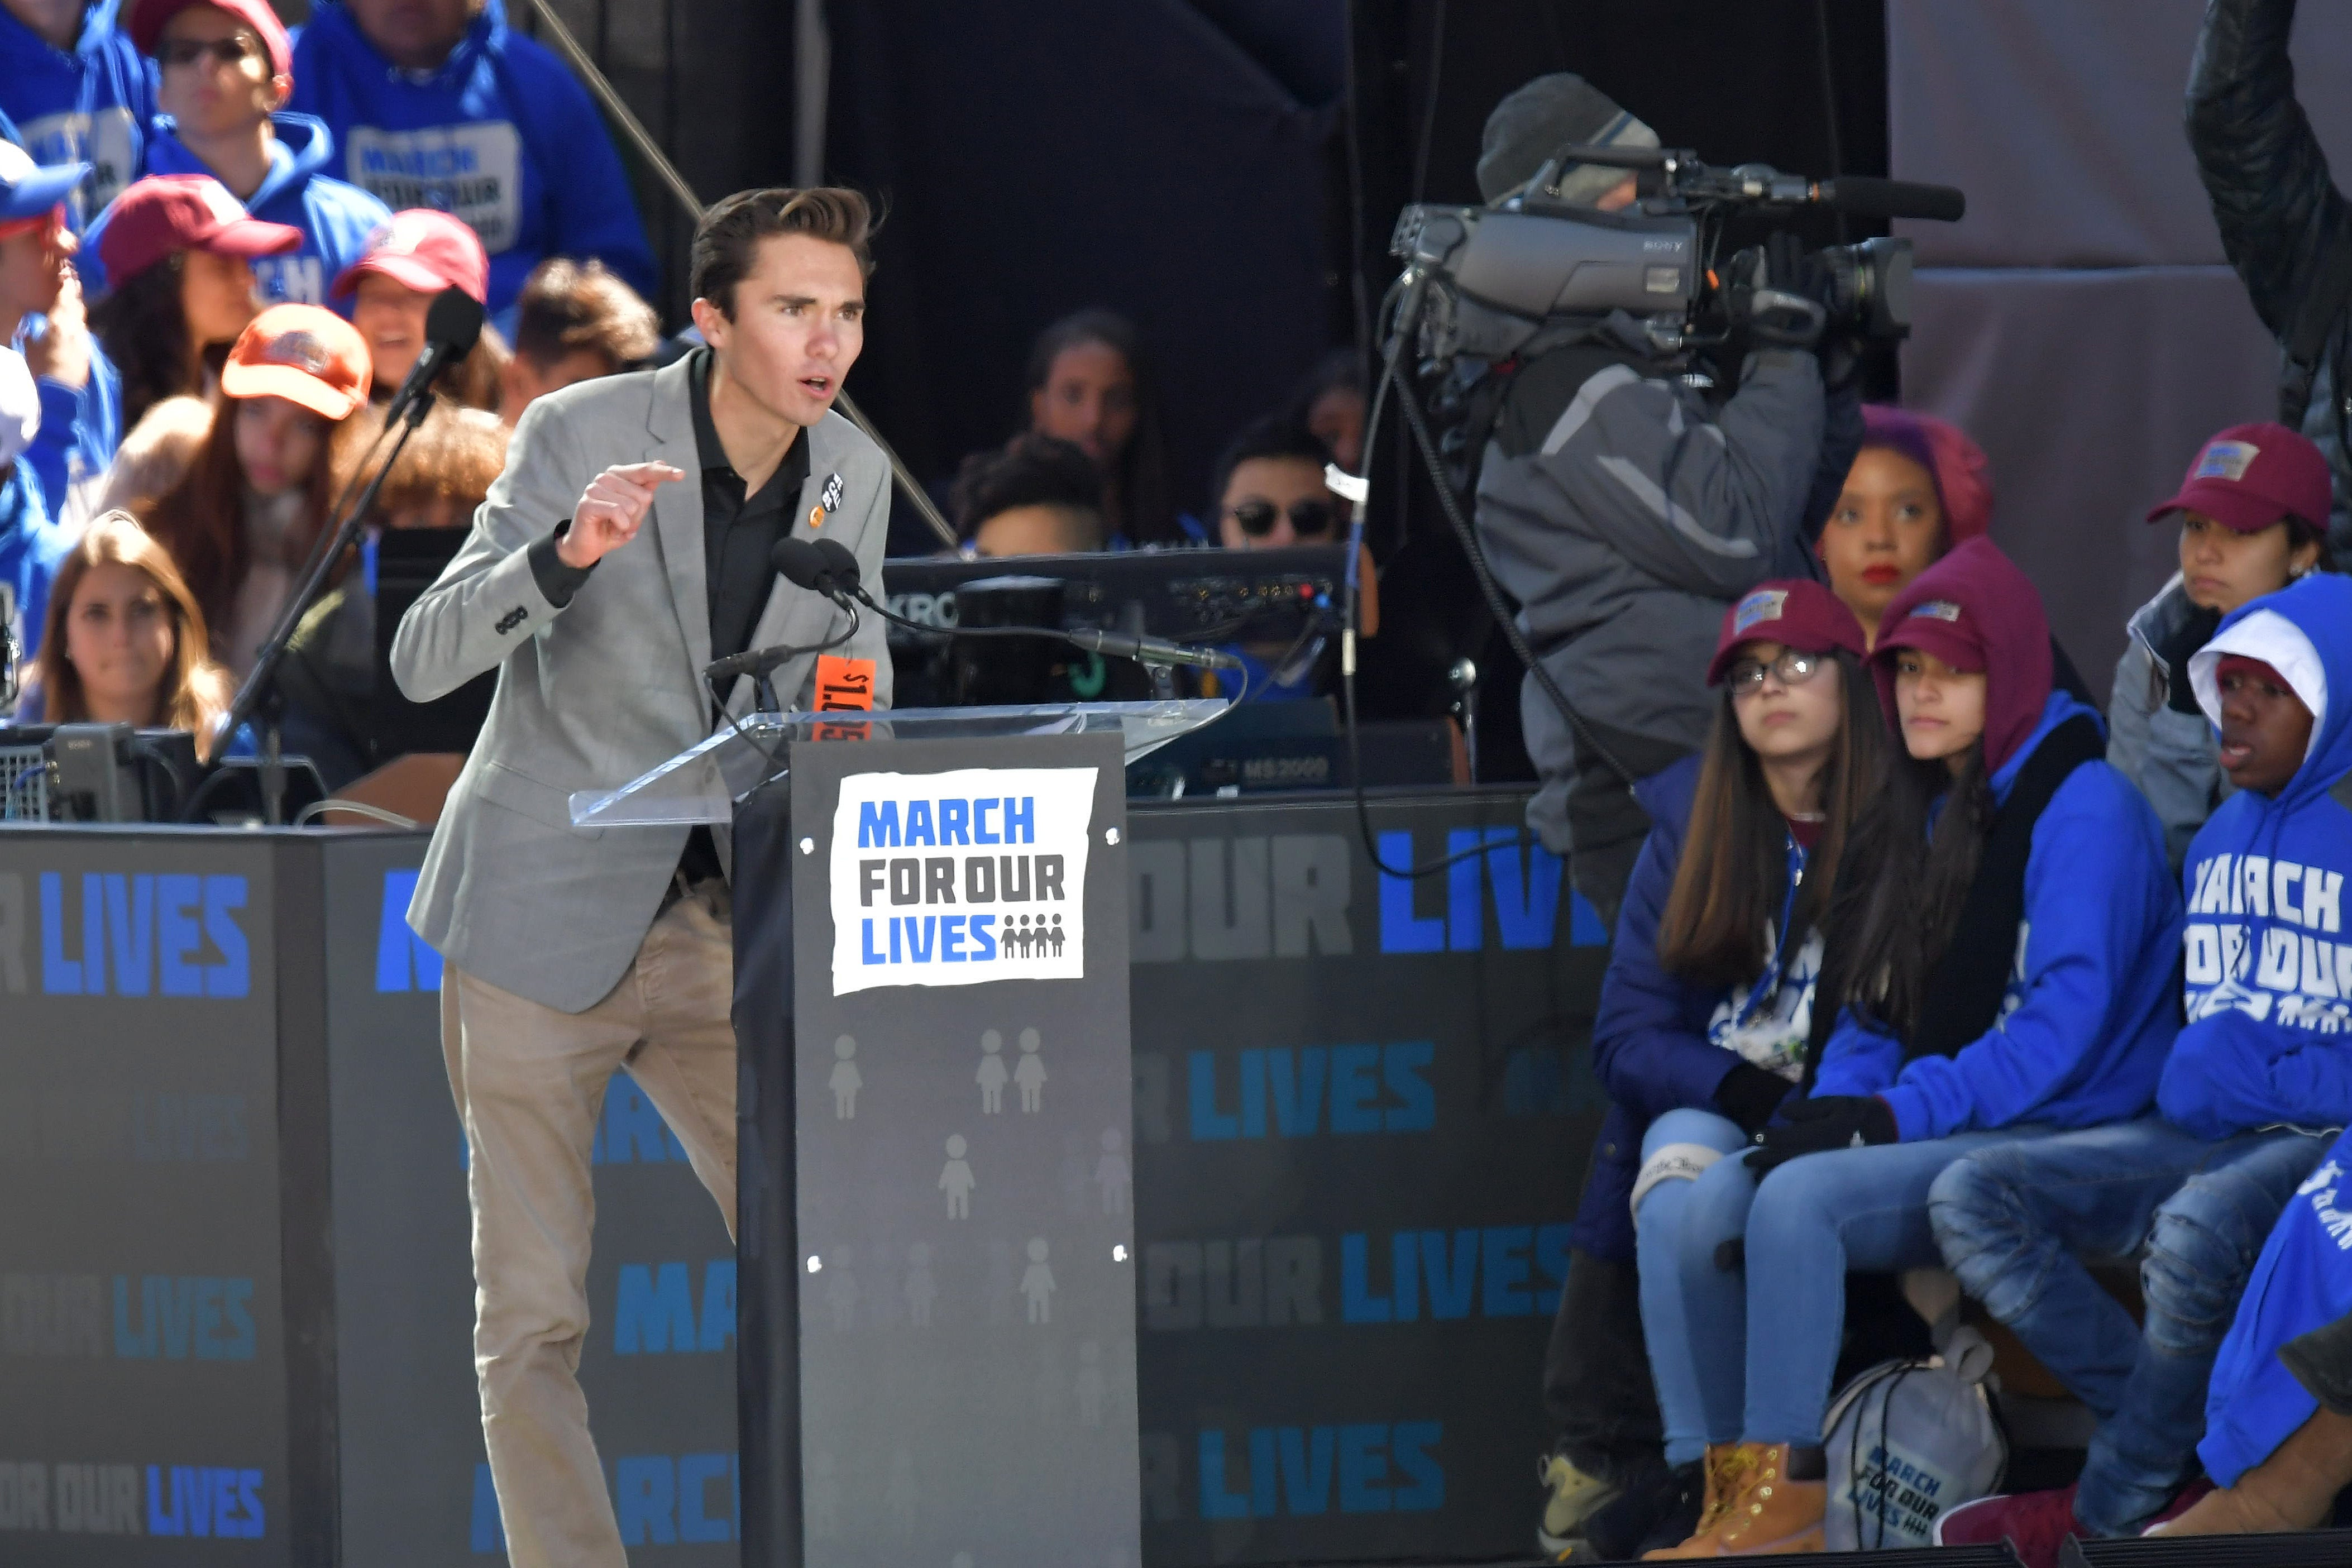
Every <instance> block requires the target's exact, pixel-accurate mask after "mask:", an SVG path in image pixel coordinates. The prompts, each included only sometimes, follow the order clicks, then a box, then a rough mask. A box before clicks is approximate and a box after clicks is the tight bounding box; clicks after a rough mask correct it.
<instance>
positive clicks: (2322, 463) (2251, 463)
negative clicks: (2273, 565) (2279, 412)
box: [2147, 425, 2329, 536]
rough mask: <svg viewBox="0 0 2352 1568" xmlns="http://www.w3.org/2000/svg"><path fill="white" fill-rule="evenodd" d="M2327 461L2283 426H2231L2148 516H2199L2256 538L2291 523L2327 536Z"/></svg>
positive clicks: (2207, 446)
mask: <svg viewBox="0 0 2352 1568" xmlns="http://www.w3.org/2000/svg"><path fill="white" fill-rule="evenodd" d="M2328 490H2329V486H2328V475H2327V459H2326V457H2324V456H2323V455H2322V454H2321V453H2320V450H2319V448H2318V447H2315V446H2313V445H2312V444H2311V442H2310V441H2309V440H2308V439H2307V438H2306V437H2303V436H2300V435H2297V434H2296V433H2295V432H2294V431H2293V430H2290V429H2288V428H2287V427H2286V426H2284V425H2232V426H2230V427H2229V428H2228V429H2227V430H2224V431H2222V432H2221V434H2220V435H2219V436H2216V437H2213V438H2212V439H2211V440H2210V441H2208V442H2206V443H2205V445H2204V446H2203V447H2200V448H2199V450H2198V453H2197V460H2196V461H2195V462H2193V463H2191V464H2189V477H2188V478H2187V479H2182V480H2181V481H2180V493H2179V494H2178V495H2176V496H2174V497H2173V498H2172V499H2171V500H2168V501H2166V502H2165V503H2164V504H2163V505H2162V506H2159V507H2157V508H2155V509H2153V510H2150V511H2149V512H2148V514H2147V521H2150V522H2157V521H2161V520H2163V519H2164V518H2167V517H2169V516H2170V515H2171V514H2172V513H2174V512H2176V511H2198V512H2203V513H2204V514H2205V515H2206V516H2207V517H2210V518H2211V519H2212V520H2213V521H2216V522H2218V523H2220V524H2221V526H2222V527H2224V528H2227V529H2230V530H2231V531H2235V532H2238V533H2260V532H2261V531H2263V529H2265V528H2268V527H2269V526H2270V525H2271V524H2273V523H2274V522H2276V521H2279V520H2280V519H2281V518H2284V517H2291V518H2294V519H2295V520H2296V521H2299V522H2302V523H2304V524H2305V525H2307V526H2308V527H2309V528H2310V529H2311V530H2312V531H2314V532H2315V533H2318V534H2321V535H2323V536H2324V535H2325V534H2326V532H2327V511H2328V499H2329V497H2328Z"/></svg>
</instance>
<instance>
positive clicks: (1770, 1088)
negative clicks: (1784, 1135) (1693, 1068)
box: [1715, 1062, 1797, 1138]
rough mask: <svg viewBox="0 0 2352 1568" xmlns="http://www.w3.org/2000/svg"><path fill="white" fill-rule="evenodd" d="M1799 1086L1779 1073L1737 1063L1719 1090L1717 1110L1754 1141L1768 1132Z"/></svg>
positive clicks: (1717, 1088) (1716, 1094) (1733, 1064)
mask: <svg viewBox="0 0 2352 1568" xmlns="http://www.w3.org/2000/svg"><path fill="white" fill-rule="evenodd" d="M1796 1087H1797V1086H1796V1085H1795V1084H1793V1083H1790V1081H1789V1080H1788V1079H1785V1078H1782V1077H1781V1076H1780V1074H1779V1073H1776V1072H1766V1071H1765V1070H1764V1069H1763V1068H1759V1067H1758V1066H1757V1065H1756V1064H1755V1063H1754V1062H1734V1063H1732V1064H1731V1070H1730V1071H1729V1072H1727V1073H1725V1074H1724V1075H1723V1081H1722V1082H1721V1083H1718V1084H1717V1085H1716V1086H1715V1108H1716V1109H1717V1110H1720V1111H1722V1112H1723V1113H1724V1115H1726V1116H1727V1117H1729V1118H1730V1119H1731V1120H1732V1121H1736V1122H1738V1124H1739V1130H1740V1131H1742V1132H1745V1133H1747V1134H1748V1136H1749V1137H1750V1138H1753V1137H1755V1136H1756V1134H1757V1133H1759V1132H1760V1131H1763V1130H1764V1124H1765V1123H1766V1122H1768V1121H1771V1120H1772V1113H1773V1112H1774V1111H1775V1110H1780V1101H1782V1100H1786V1099H1787V1098H1788V1097H1789V1091H1790V1089H1794V1088H1796Z"/></svg>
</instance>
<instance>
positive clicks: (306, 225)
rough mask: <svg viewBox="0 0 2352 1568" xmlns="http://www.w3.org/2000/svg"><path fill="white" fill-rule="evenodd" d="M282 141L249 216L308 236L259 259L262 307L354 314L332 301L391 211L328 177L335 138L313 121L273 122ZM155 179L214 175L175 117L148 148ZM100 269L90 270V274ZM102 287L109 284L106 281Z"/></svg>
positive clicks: (95, 232) (94, 234) (277, 118)
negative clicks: (330, 292)
mask: <svg viewBox="0 0 2352 1568" xmlns="http://www.w3.org/2000/svg"><path fill="white" fill-rule="evenodd" d="M269 121H270V129H271V131H272V132H274V133H275V140H274V141H273V142H271V143H270V148H269V173H268V174H267V175H265V176H264V177H263V179H262V182H261V188H260V189H259V190H257V191H256V192H254V193H253V199H252V200H250V201H248V202H247V203H246V204H245V210H246V211H247V212H249V213H251V214H252V215H253V216H256V217H257V218H260V219H262V220H263V221H264V222H267V223H282V224H287V225H290V226H293V227H295V228H299V229H300V230H301V231H302V247H301V248H300V249H299V250H289V251H288V252H287V253H286V254H284V255H283V256H257V257H255V258H253V278H254V281H255V282H256V283H257V285H258V286H259V288H260V291H261V298H262V300H264V301H265V302H266V303H268V304H272V305H287V304H293V305H340V306H341V308H342V310H344V312H345V313H346V314H349V313H350V310H351V301H350V299H349V298H348V297H346V298H344V299H343V300H331V299H329V298H328V297H327V289H328V288H329V287H330V286H331V284H332V283H333V282H334V281H335V275H336V274H337V273H339V272H341V271H342V269H343V268H346V267H349V266H350V265H351V264H352V262H354V261H357V260H358V259H359V258H361V257H362V256H363V255H365V254H366V252H367V242H368V236H369V235H371V234H373V233H374V232H375V231H376V228H377V227H378V226H380V225H383V224H385V223H389V222H390V221H391V220H392V209H391V208H390V207H387V206H385V205H383V203H382V202H380V201H378V200H377V199H376V198H375V197H373V196H372V195H369V194H368V193H367V192H365V191H363V190H362V189H360V188H359V187H358V186H357V185H353V184H346V183H345V182H343V181H341V180H338V179H336V178H334V177H333V176H332V175H330V174H326V173H325V172H324V171H325V170H326V168H327V166H328V164H329V163H331V161H332V159H333V158H334V155H335V135H334V132H331V131H329V130H328V129H327V128H326V126H325V125H323V124H322V123H320V121H318V120H316V119H315V118H313V117H312V116H310V115H308V114H273V115H271V116H270V117H269ZM147 172H148V173H149V174H211V175H213V177H214V178H215V179H218V178H219V177H220V176H219V175H218V174H214V172H213V170H212V169H211V168H210V167H208V166H207V165H206V164H205V162H204V160H203V159H201V158H199V157H197V156H196V155H195V153H193V152H191V151H189V149H188V145H187V143H186V142H182V141H181V140H180V138H179V134H178V132H177V130H176V129H175V128H174V126H173V122H172V117H171V116H170V115H168V114H162V115H158V116H156V118H155V124H154V133H153V136H152V139H151V140H150V141H149V142H148V143H147ZM104 227H105V219H104V218H103V217H100V220H99V222H98V223H97V224H96V225H95V226H92V228H91V230H90V244H89V246H87V247H84V249H85V253H86V254H90V255H94V254H95V252H96V250H97V239H98V236H99V234H100V231H101V230H103V229H104ZM93 270H94V268H92V267H89V266H85V267H84V268H82V271H83V275H84V276H85V277H87V276H89V273H90V272H91V271H93ZM101 285H102V279H101Z"/></svg>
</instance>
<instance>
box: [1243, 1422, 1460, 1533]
mask: <svg viewBox="0 0 2352 1568" xmlns="http://www.w3.org/2000/svg"><path fill="white" fill-rule="evenodd" d="M1444 1435H1445V1428H1444V1423H1442V1422H1437V1421H1400V1422H1396V1423H1394V1424H1392V1425H1389V1424H1382V1423H1377V1422H1370V1423H1354V1424H1349V1425H1346V1426H1254V1427H1252V1428H1250V1429H1249V1431H1248V1433H1247V1434H1246V1435H1245V1436H1244V1442H1243V1447H1244V1449H1245V1450H1246V1451H1247V1455H1248V1458H1247V1460H1246V1464H1247V1471H1246V1474H1244V1475H1236V1474H1235V1473H1234V1470H1233V1468H1232V1467H1231V1465H1230V1464H1229V1456H1228V1453H1227V1449H1226V1435H1225V1433H1224V1432H1223V1431H1222V1430H1220V1429H1218V1428H1215V1427H1207V1428H1203V1429H1202V1432H1201V1435H1200V1445H1199V1457H1200V1467H1201V1517H1202V1519H1208V1520H1223V1519H1250V1518H1258V1519H1273V1518H1280V1517H1284V1516H1287V1517H1290V1518H1294V1519H1310V1518H1314V1517H1316V1516H1318V1515H1320V1514H1324V1513H1328V1512H1330V1511H1332V1510H1333V1507H1334V1504H1335V1503H1336V1505H1337V1509H1338V1511H1339V1512H1340V1513H1391V1512H1394V1513H1420V1512H1429V1511H1432V1510H1436V1509H1440V1508H1443V1507H1444V1506H1445V1471H1444V1467H1443V1466H1442V1465H1441V1464H1440V1463H1439V1462H1438V1458H1437V1455H1436V1449H1437V1447H1438V1445H1439V1443H1440V1442H1441V1441H1442V1440H1443V1439H1444ZM1231 1458H1234V1459H1238V1458H1240V1456H1239V1455H1238V1454H1236V1455H1233V1456H1231Z"/></svg>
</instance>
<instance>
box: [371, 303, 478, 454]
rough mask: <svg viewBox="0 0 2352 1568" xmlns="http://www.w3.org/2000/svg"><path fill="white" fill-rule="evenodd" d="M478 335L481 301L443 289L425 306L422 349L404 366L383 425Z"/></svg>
mask: <svg viewBox="0 0 2352 1568" xmlns="http://www.w3.org/2000/svg"><path fill="white" fill-rule="evenodd" d="M481 336H482V302H481V301H480V300H477V299H475V298H474V297H473V296H472V295H471V294H468V293H467V292H466V291H465V290H464V289H442V290H441V292H439V293H438V294H436V295H434V296H433V303H432V304H430V305H428V306H426V307H425V352H424V353H420V354H418V355H417V356H416V363H415V364H413V365H411V366H409V367H408V374H407V376H406V377H405V378H404V380H403V381H402V382H401V384H400V390H399V391H398V392H397V393H394V395H393V399H392V406H391V408H390V409H389V410H387V411H386V415H385V420H384V422H385V423H386V424H390V423H391V422H392V420H393V419H394V418H396V417H398V416H400V415H402V414H404V413H405V412H407V410H408V407H409V405H411V404H413V403H415V401H416V400H417V399H418V398H420V397H422V396H424V395H425V389H426V388H427V387H429V386H431V385H432V384H433V382H434V378H435V377H436V376H438V375H439V374H441V373H442V371H444V370H446V368H448V367H449V366H450V365H453V364H455V363H457V362H458V361H459V360H461V359H464V358H465V357H466V356H467V354H469V353H473V352H474V344H475V343H476V342H479V341H480V339H481Z"/></svg>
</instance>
